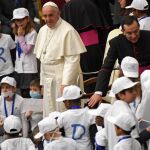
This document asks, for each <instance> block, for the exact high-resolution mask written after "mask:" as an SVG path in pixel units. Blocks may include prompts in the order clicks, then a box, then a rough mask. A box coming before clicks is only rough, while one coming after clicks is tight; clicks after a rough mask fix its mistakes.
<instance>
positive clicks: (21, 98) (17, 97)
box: [15, 94, 24, 102]
mask: <svg viewBox="0 0 150 150" xmlns="http://www.w3.org/2000/svg"><path fill="white" fill-rule="evenodd" d="M15 100H17V101H20V102H22V101H23V100H24V98H23V97H22V96H20V95H19V94H15Z"/></svg>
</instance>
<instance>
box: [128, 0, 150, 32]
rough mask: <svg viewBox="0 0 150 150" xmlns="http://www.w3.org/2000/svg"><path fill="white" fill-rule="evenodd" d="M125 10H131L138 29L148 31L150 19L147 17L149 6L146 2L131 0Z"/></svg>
mask: <svg viewBox="0 0 150 150" xmlns="http://www.w3.org/2000/svg"><path fill="white" fill-rule="evenodd" d="M125 8H126V9H132V10H133V11H132V14H133V15H134V16H135V17H137V18H138V21H139V24H140V29H141V30H148V31H150V17H149V15H148V9H149V5H148V2H147V0H133V1H132V3H131V5H130V6H127V7H125Z"/></svg>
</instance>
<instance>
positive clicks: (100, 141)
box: [95, 128, 107, 147]
mask: <svg viewBox="0 0 150 150" xmlns="http://www.w3.org/2000/svg"><path fill="white" fill-rule="evenodd" d="M95 142H96V144H97V145H99V146H104V147H106V146H107V137H106V132H105V128H103V129H101V130H100V131H98V132H97V133H96V135H95Z"/></svg>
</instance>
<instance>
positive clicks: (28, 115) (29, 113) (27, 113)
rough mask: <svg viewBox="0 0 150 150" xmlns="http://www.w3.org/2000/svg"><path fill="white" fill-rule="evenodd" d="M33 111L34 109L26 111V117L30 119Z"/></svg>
mask: <svg viewBox="0 0 150 150" xmlns="http://www.w3.org/2000/svg"><path fill="white" fill-rule="evenodd" d="M32 113H33V111H27V112H26V113H25V117H26V118H27V119H30V118H31V116H32Z"/></svg>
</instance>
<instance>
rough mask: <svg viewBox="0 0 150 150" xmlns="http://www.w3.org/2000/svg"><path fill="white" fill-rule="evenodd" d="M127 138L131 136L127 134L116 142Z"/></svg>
mask: <svg viewBox="0 0 150 150" xmlns="http://www.w3.org/2000/svg"><path fill="white" fill-rule="evenodd" d="M129 138H131V136H130V135H128V136H124V137H122V138H121V139H119V141H118V143H119V142H120V141H122V140H125V139H129Z"/></svg>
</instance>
